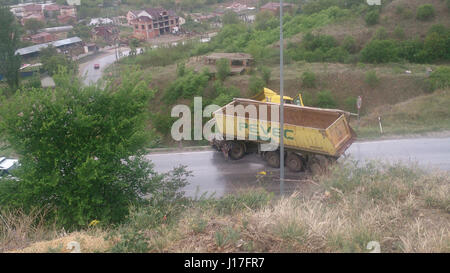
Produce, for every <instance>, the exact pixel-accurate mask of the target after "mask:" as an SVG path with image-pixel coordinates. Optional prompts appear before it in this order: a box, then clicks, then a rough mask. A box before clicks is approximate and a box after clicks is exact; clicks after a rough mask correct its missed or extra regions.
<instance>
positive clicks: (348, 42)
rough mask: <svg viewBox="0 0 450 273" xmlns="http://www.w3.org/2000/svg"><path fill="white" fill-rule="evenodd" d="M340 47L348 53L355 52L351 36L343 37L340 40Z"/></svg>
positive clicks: (353, 39) (355, 48)
mask: <svg viewBox="0 0 450 273" xmlns="http://www.w3.org/2000/svg"><path fill="white" fill-rule="evenodd" d="M342 47H343V48H344V49H345V50H347V52H348V53H351V54H353V53H356V51H357V47H356V41H355V38H353V37H352V36H347V37H345V38H344V41H342Z"/></svg>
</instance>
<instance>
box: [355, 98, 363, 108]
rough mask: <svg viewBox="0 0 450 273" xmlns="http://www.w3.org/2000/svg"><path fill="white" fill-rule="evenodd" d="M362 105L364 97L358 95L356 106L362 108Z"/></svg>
mask: <svg viewBox="0 0 450 273" xmlns="http://www.w3.org/2000/svg"><path fill="white" fill-rule="evenodd" d="M361 106H362V97H361V96H358V99H357V100H356V107H358V110H359V109H361Z"/></svg>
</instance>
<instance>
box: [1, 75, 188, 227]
mask: <svg viewBox="0 0 450 273" xmlns="http://www.w3.org/2000/svg"><path fill="white" fill-rule="evenodd" d="M123 75H124V77H122V79H121V84H120V85H118V86H117V85H108V86H107V87H106V90H102V89H100V88H96V87H87V88H81V87H80V86H79V83H78V82H77V81H74V80H73V79H72V78H71V77H70V76H68V75H67V74H64V73H63V72H59V73H58V74H56V75H55V76H54V79H55V82H56V89H55V91H54V92H48V90H42V89H33V90H28V91H27V92H18V93H16V95H15V96H14V97H13V98H12V99H11V100H10V101H9V102H8V103H7V105H5V106H4V107H3V108H2V120H1V123H0V127H1V132H2V137H3V139H5V140H7V141H8V143H9V144H10V145H11V146H12V148H13V149H14V151H15V152H16V153H17V154H18V155H19V156H20V158H21V166H20V167H19V168H18V169H17V172H16V173H15V176H16V177H18V178H19V179H20V183H17V181H12V184H10V186H11V187H12V188H10V189H11V192H3V190H4V188H2V191H0V206H1V207H3V208H17V207H22V208H24V209H25V210H28V211H29V210H32V209H33V208H35V207H44V206H49V207H51V208H53V209H54V210H53V211H52V213H51V214H50V215H49V217H51V218H52V219H51V220H55V221H56V223H57V224H59V225H61V226H64V227H65V228H66V229H72V228H80V227H86V226H87V224H88V223H90V222H91V221H92V220H94V219H96V220H99V221H101V222H103V223H105V224H106V223H117V222H120V221H122V220H124V219H125V216H126V215H127V214H128V207H129V206H130V205H136V206H139V205H142V204H145V203H147V202H148V199H147V198H145V196H152V198H153V199H156V198H166V192H169V191H167V190H166V189H167V187H169V185H172V181H174V183H175V184H173V185H180V183H178V182H179V181H181V182H183V177H182V176H183V175H182V174H176V175H173V176H172V178H171V179H170V180H168V178H167V177H166V176H163V175H158V174H156V173H155V172H154V171H153V165H152V164H151V163H150V162H148V161H146V160H145V159H144V155H145V154H146V151H145V147H146V145H147V143H148V142H149V138H150V137H149V135H148V131H147V130H146V120H147V117H146V111H147V107H148V103H149V100H150V99H151V98H152V96H153V94H154V93H153V92H152V91H151V90H149V89H148V83H146V82H144V81H140V79H141V76H142V75H141V74H140V73H139V72H138V71H126V72H125V73H123ZM5 183H7V182H4V181H2V183H0V184H5ZM178 189H179V188H177V190H178Z"/></svg>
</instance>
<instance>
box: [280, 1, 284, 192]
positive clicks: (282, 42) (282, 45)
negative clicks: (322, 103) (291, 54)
mask: <svg viewBox="0 0 450 273" xmlns="http://www.w3.org/2000/svg"><path fill="white" fill-rule="evenodd" d="M283 40H284V39H283V0H280V195H281V196H283V195H284V71H283V70H284V52H283V51H284V48H283V47H284V41H283Z"/></svg>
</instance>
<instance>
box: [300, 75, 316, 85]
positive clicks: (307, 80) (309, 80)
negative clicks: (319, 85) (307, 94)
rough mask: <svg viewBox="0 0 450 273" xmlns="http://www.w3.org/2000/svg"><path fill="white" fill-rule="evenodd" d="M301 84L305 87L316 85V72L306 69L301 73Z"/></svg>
mask: <svg viewBox="0 0 450 273" xmlns="http://www.w3.org/2000/svg"><path fill="white" fill-rule="evenodd" d="M302 86H303V87H307V88H315V87H316V74H314V72H310V71H306V72H303V74H302Z"/></svg>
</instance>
